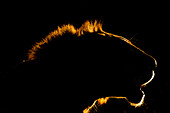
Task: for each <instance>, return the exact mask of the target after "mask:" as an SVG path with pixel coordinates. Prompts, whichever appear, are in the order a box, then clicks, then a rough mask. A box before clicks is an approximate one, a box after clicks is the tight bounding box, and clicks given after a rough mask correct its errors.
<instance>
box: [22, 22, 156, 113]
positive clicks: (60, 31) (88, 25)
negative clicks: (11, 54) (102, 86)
mask: <svg viewBox="0 0 170 113" xmlns="http://www.w3.org/2000/svg"><path fill="white" fill-rule="evenodd" d="M88 32H89V33H94V32H96V33H98V34H99V35H102V36H109V37H110V38H112V37H114V38H118V39H120V40H122V41H125V42H126V43H128V44H129V45H131V46H133V47H134V48H136V49H137V50H139V51H140V52H142V53H143V54H145V55H146V56H148V57H150V58H151V59H152V60H153V61H154V63H155V68H157V60H156V59H155V58H154V57H153V56H151V55H150V54H148V53H146V52H145V51H144V50H142V49H140V48H139V47H137V46H136V45H134V44H133V43H132V42H131V41H130V40H128V39H127V38H125V37H123V36H119V35H115V34H112V33H108V32H105V31H104V30H103V29H102V23H101V22H98V21H97V20H95V21H94V22H92V21H91V22H90V21H86V22H85V23H84V24H82V26H81V27H80V28H75V27H74V26H73V25H71V24H67V25H63V26H61V27H59V26H58V28H57V30H55V31H53V32H51V33H50V34H49V35H48V36H46V37H45V38H43V39H42V40H41V41H40V42H36V43H35V45H33V47H32V48H31V49H30V50H29V51H28V59H27V60H24V61H23V62H29V61H32V60H35V59H36V58H37V57H36V54H37V52H38V51H39V50H40V49H41V48H42V46H43V45H44V44H48V43H49V41H52V40H53V39H55V38H57V37H59V36H62V35H64V34H65V33H71V34H72V35H77V36H78V37H79V36H82V35H84V34H85V33H88ZM154 77H155V70H152V77H151V79H150V80H149V81H147V82H146V83H144V84H142V85H141V87H140V91H141V93H142V94H143V96H142V98H141V101H140V102H139V103H132V102H130V101H129V100H128V98H127V97H117V96H110V97H104V98H99V99H97V100H95V101H94V103H93V104H92V105H91V106H89V107H88V108H86V109H85V110H84V111H83V113H90V112H91V111H93V110H95V111H97V109H98V107H99V106H101V105H103V104H107V102H108V100H109V99H125V100H126V101H127V102H128V103H129V104H130V105H131V106H134V107H141V106H142V105H143V104H144V100H145V96H146V95H145V93H144V91H143V90H142V88H143V87H144V86H147V85H148V84H149V83H150V82H152V80H153V79H154Z"/></svg>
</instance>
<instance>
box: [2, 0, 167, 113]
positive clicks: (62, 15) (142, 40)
mask: <svg viewBox="0 0 170 113" xmlns="http://www.w3.org/2000/svg"><path fill="white" fill-rule="evenodd" d="M52 4H53V3H50V4H49V5H48V4H46V3H44V5H42V4H41V5H40V4H33V3H30V4H29V3H27V5H26V4H25V5H24V4H23V5H21V6H18V8H14V7H13V8H10V9H11V10H10V11H9V13H6V14H5V17H4V22H2V24H3V33H2V34H3V35H2V39H1V45H2V47H1V48H2V50H1V53H2V55H1V57H2V58H1V59H2V62H1V65H2V68H1V69H2V71H1V81H2V82H1V83H2V85H1V86H2V87H1V89H2V92H1V94H2V96H1V100H2V101H1V107H0V110H1V112H2V113H3V112H4V113H13V112H18V110H19V112H28V111H29V110H31V108H30V109H29V107H25V108H24V107H23V106H24V105H23V106H20V105H21V103H22V102H23V103H24V101H25V100H23V101H20V102H21V103H20V104H17V98H16V97H15V95H17V96H18V97H22V94H20V95H21V96H20V95H18V93H17V92H20V91H21V88H18V90H19V91H17V90H14V91H13V90H11V89H10V88H11V87H12V86H13V85H14V87H20V86H22V84H26V83H28V82H26V83H24V82H22V80H23V79H24V80H25V79H28V81H29V80H30V79H31V80H32V78H33V79H35V81H34V80H33V82H34V83H36V82H37V79H39V77H35V78H34V76H33V75H32V76H31V77H32V78H31V77H29V78H27V77H23V78H22V77H21V76H18V77H16V78H15V77H12V79H10V77H11V74H12V75H13V76H16V74H17V73H16V72H15V73H13V71H11V70H15V69H16V68H18V67H19V66H20V62H21V61H22V60H23V59H24V58H25V55H26V54H27V51H28V49H30V48H31V46H32V45H33V44H34V43H35V42H36V41H39V40H41V39H42V38H44V37H45V36H46V35H48V33H49V32H51V31H53V30H55V29H56V28H57V26H61V25H63V24H68V23H70V24H73V25H75V26H76V27H77V28H78V27H80V26H81V24H82V23H84V22H85V21H86V20H95V19H97V20H101V21H102V22H103V29H104V30H105V31H107V32H111V33H114V34H118V35H122V36H124V37H127V38H129V39H130V38H132V37H134V39H133V41H134V43H136V45H139V47H141V48H143V49H144V50H146V51H147V52H148V53H150V54H152V55H153V56H154V57H155V58H156V59H157V60H158V68H157V70H156V72H157V76H156V78H155V80H154V81H153V82H152V83H151V84H150V85H149V86H148V87H147V88H145V90H146V93H147V98H146V103H147V104H146V105H145V106H144V107H143V108H141V109H136V111H135V110H134V109H130V108H127V112H129V111H128V110H129V109H130V110H131V111H130V112H144V111H146V112H148V113H150V112H151V113H154V112H156V113H157V112H158V113H159V112H160V113H161V112H163V111H166V110H167V107H168V105H167V104H165V103H166V101H165V100H166V98H167V97H168V94H167V92H168V87H169V81H168V76H167V73H166V71H165V70H166V66H165V64H166V63H163V62H166V59H167V58H168V57H167V54H166V51H165V50H166V48H167V47H166V43H167V42H166V41H164V44H163V43H162V41H163V40H164V39H163V37H162V33H163V32H164V30H163V28H164V26H163V25H164V24H163V23H164V19H162V18H165V17H164V16H163V14H162V13H158V11H159V7H160V5H159V6H158V4H157V5H156V4H155V5H153V4H152V3H147V4H146V3H136V4H135V5H133V4H131V3H128V4H127V3H117V2H116V3H112V4H111V3H107V2H105V3H98V4H97V3H91V2H89V1H86V2H79V3H78V4H77V3H67V5H65V3H55V4H53V5H54V6H53V5H52ZM47 6H48V7H47ZM49 6H50V7H49ZM151 6H152V7H151ZM11 7H12V6H11ZM44 7H45V8H44ZM102 14H103V15H107V16H85V15H102ZM66 15H68V16H66ZM69 15H71V16H69ZM73 15H76V16H73ZM78 15H83V16H78ZM162 31H163V32H162ZM71 42H72V41H71ZM62 43H63V42H61V45H62ZM66 43H68V41H67V42H66ZM72 43H76V42H74V41H73V42H72ZM80 43H81V44H85V42H80ZM87 43H88V44H91V45H92V43H94V41H92V42H91V41H90V42H87ZM99 43H102V42H99ZM104 43H105V44H104V45H107V43H109V42H104ZM63 50H65V49H64V48H63ZM162 56H163V57H162ZM161 58H163V59H161ZM167 64H168V63H167ZM18 65H19V66H18ZM36 66H37V65H36ZM36 66H35V67H32V65H31V68H30V67H29V68H30V69H32V68H33V69H35V68H36ZM38 66H40V64H39V65H38ZM21 67H22V66H21ZM20 69H22V68H19V70H20ZM41 69H44V68H39V70H41ZM23 70H24V69H23ZM54 70H55V69H54ZM24 71H27V73H22V72H24ZM24 71H22V72H21V73H20V75H22V74H26V75H29V74H30V75H31V74H32V73H31V72H30V70H24ZM36 72H37V71H35V73H36ZM52 72H53V71H52ZM52 72H51V73H52ZM47 74H48V73H47ZM37 75H38V74H37ZM23 76H24V75H23ZM100 76H101V75H100ZM9 79H10V80H9ZM44 79H45V78H44ZM80 79H81V77H80ZM14 80H16V81H17V82H18V81H19V82H18V83H19V84H17V83H16V82H15V81H14ZM49 80H50V79H49ZM131 81H132V80H131ZM134 81H136V80H134ZM9 82H11V83H9ZM8 83H9V84H8ZM15 83H16V84H17V85H15ZM68 83H69V82H68ZM25 87H26V86H25ZM27 87H28V88H29V86H27ZM117 87H120V86H116V87H115V86H114V88H117ZM12 88H13V87H12ZM80 88H81V86H80ZM83 88H84V87H83ZM23 89H24V88H23ZM35 89H36V88H35ZM47 89H48V88H47ZM10 90H11V91H10ZM49 90H50V91H51V90H53V89H52V88H51V89H49ZM131 90H132V89H131ZM50 91H49V92H50ZM3 92H4V93H3ZM21 92H22V91H21ZM35 92H36V91H35ZM54 92H55V91H53V93H54ZM9 93H10V94H9ZM65 94H66V96H67V95H69V93H65ZM97 94H98V93H97ZM97 94H92V95H97ZM23 95H24V94H23ZM103 95H104V94H101V95H97V96H96V97H95V96H92V98H91V96H86V97H84V99H83V102H85V103H86V104H84V103H83V102H81V101H79V104H78V105H76V106H80V105H81V107H82V106H83V107H82V108H79V109H80V112H81V111H82V109H84V108H86V107H87V106H88V105H89V104H90V103H91V102H92V100H94V98H97V97H100V96H103ZM106 95H107V94H106ZM78 96H79V95H78ZM68 97H69V96H68ZM30 98H31V97H30ZM58 98H60V97H58ZM79 98H80V100H81V98H83V97H79ZM86 99H89V100H90V102H89V101H87V100H86ZM21 100H22V99H21ZM28 100H29V98H28ZM54 100H57V97H56V99H54ZM132 100H133V98H132ZM134 100H135V99H134ZM37 101H42V99H41V98H40V99H39V100H37ZM70 101H71V100H69V102H65V103H61V104H63V106H65V108H64V109H69V107H68V108H67V106H71V102H70ZM115 101H116V100H115ZM40 103H41V102H40ZM54 103H55V104H53V103H51V104H50V105H53V106H54V107H55V106H57V104H58V103H57V102H54ZM66 103H67V105H64V104H66ZM117 103H118V102H117ZM162 103H164V104H162ZM122 104H123V102H121V103H120V104H115V103H111V104H109V105H115V106H116V105H117V109H119V108H120V109H123V108H121V107H120V106H122ZM35 105H36V104H35ZM16 106H17V107H16ZM40 106H41V105H40ZM54 107H53V108H54ZM107 107H108V109H109V110H103V109H106V108H107ZM41 108H42V107H39V111H42V110H41ZM47 108H48V107H47ZM106 108H103V109H102V110H103V111H104V112H116V110H115V108H116V107H114V109H113V111H111V108H112V107H111V106H106ZM27 109H28V110H27ZM64 109H63V112H64V111H65V110H64ZM74 109H75V108H74ZM74 109H73V110H74ZM48 110H49V109H47V111H48ZM102 110H101V112H102ZM114 110H115V111H114ZM49 111H50V110H49ZM66 111H67V110H66ZM120 111H121V110H120ZM34 112H36V111H34ZM71 112H73V111H71ZM75 112H77V111H75Z"/></svg>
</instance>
